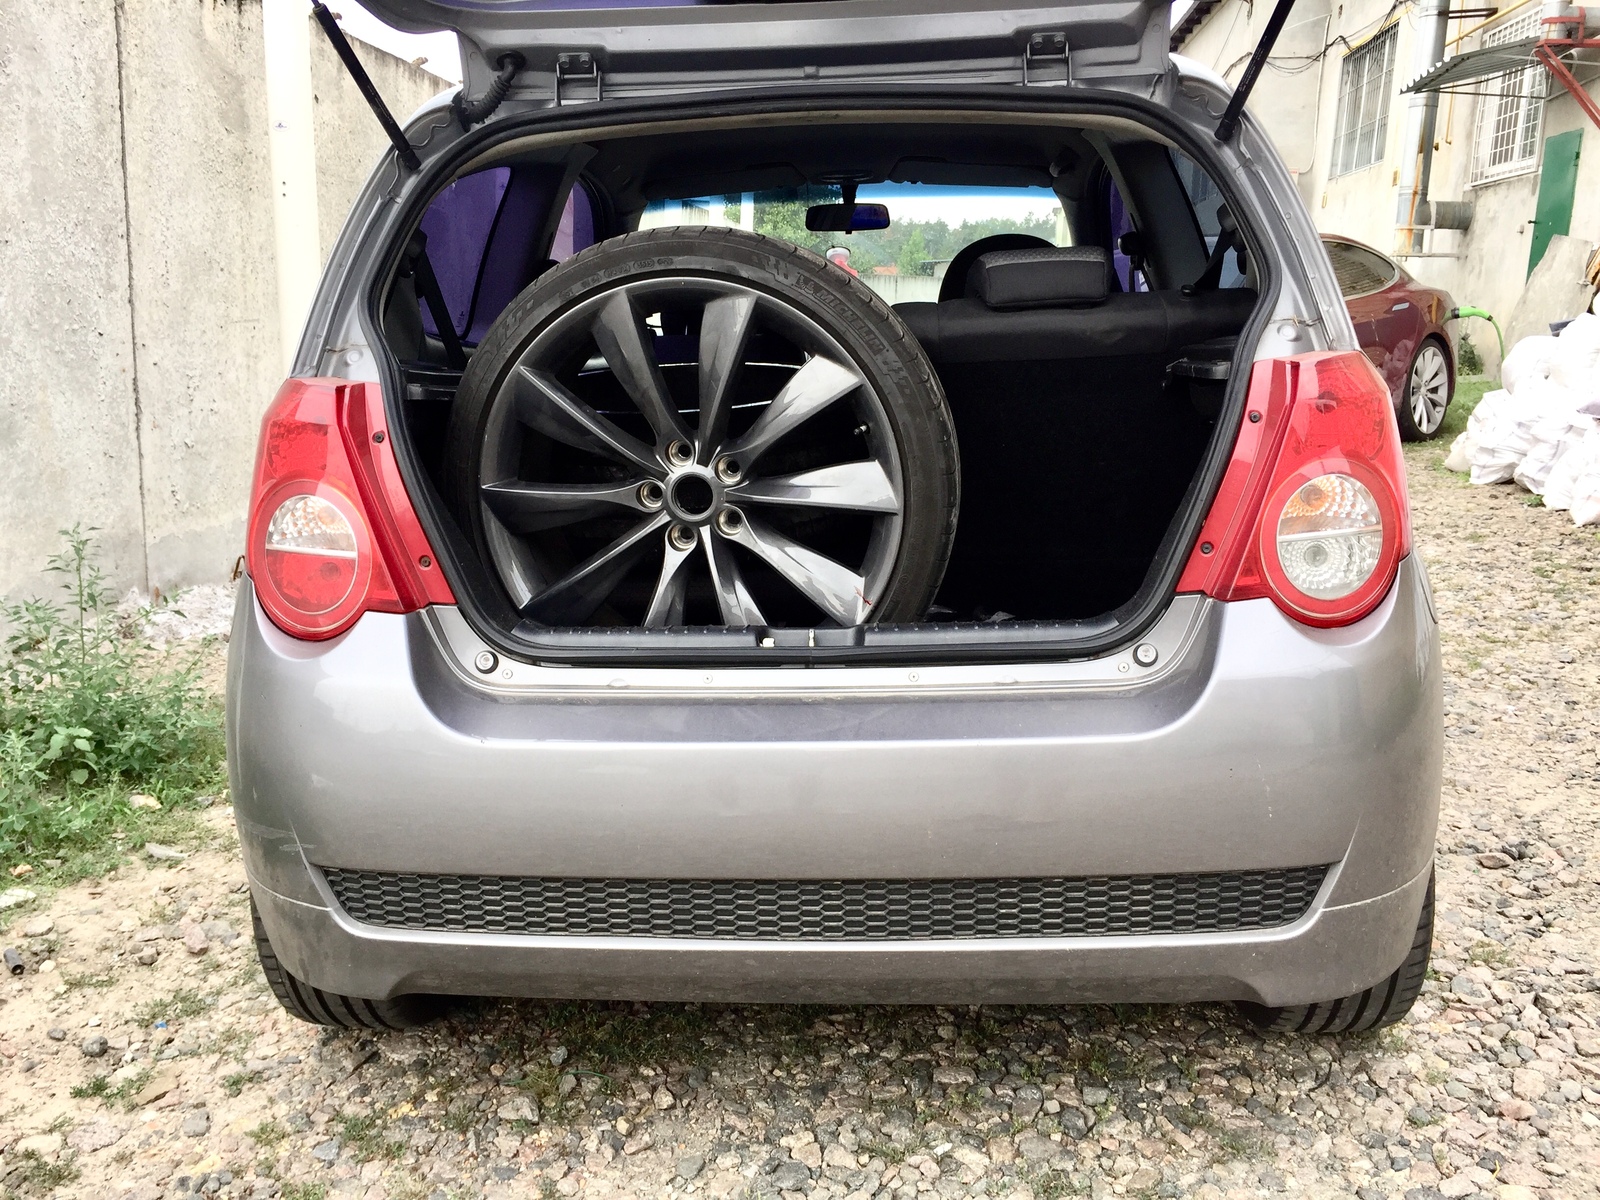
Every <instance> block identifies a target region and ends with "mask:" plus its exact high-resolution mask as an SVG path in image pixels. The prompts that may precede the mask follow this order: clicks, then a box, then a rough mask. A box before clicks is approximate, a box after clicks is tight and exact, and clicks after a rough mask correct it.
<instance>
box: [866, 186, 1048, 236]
mask: <svg viewBox="0 0 1600 1200" xmlns="http://www.w3.org/2000/svg"><path fill="white" fill-rule="evenodd" d="M856 199H857V200H861V201H870V202H872V203H874V204H886V205H888V206H889V217H890V219H891V220H899V221H943V222H944V223H945V224H946V225H950V226H956V225H960V224H962V223H963V222H966V221H982V220H987V219H988V218H990V217H1010V218H1012V219H1013V220H1017V221H1023V220H1026V219H1027V218H1029V217H1033V216H1044V217H1048V216H1053V215H1054V213H1055V210H1056V209H1058V208H1060V207H1061V201H1060V200H1058V199H1057V198H1056V194H1055V193H1054V192H1052V191H1051V190H1050V189H1049V188H1042V187H1035V188H984V189H981V190H975V189H972V188H961V187H935V186H930V185H928V184H923V183H876V184H871V183H869V184H864V185H863V186H862V188H861V190H860V191H859V192H858V193H857V195H856Z"/></svg>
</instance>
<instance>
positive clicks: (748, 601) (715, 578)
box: [700, 526, 767, 628]
mask: <svg viewBox="0 0 1600 1200" xmlns="http://www.w3.org/2000/svg"><path fill="white" fill-rule="evenodd" d="M700 540H701V541H702V542H704V543H705V547H706V562H707V563H709V564H710V566H711V586H712V587H713V588H714V589H715V590H716V593H717V605H718V607H719V608H721V610H722V623H723V624H724V625H727V626H730V627H732V628H744V627H750V626H760V625H765V624H766V623H767V619H766V617H764V616H762V615H761V609H760V608H759V607H758V606H757V604H756V602H755V598H754V597H753V596H751V595H750V592H749V590H748V589H747V588H746V587H745V585H744V577H743V576H742V575H740V574H739V564H738V563H736V562H735V561H734V559H733V548H732V547H731V546H729V545H728V544H727V543H726V542H725V541H724V540H723V539H722V538H721V537H720V536H719V535H717V534H715V533H713V532H712V531H711V529H710V527H709V526H707V527H706V528H703V529H701V530H700Z"/></svg>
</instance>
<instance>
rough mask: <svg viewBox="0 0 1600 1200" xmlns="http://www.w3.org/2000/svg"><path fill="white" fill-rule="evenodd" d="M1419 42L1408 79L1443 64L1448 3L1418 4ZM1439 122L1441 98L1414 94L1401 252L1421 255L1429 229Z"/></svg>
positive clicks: (1399, 219)
mask: <svg viewBox="0 0 1600 1200" xmlns="http://www.w3.org/2000/svg"><path fill="white" fill-rule="evenodd" d="M1416 16H1417V40H1416V46H1415V48H1414V50H1413V52H1412V55H1411V78H1412V79H1415V78H1417V76H1419V75H1421V74H1422V73H1423V72H1425V71H1429V70H1432V69H1433V68H1434V67H1435V66H1437V65H1438V64H1439V63H1441V62H1443V61H1444V45H1445V34H1446V32H1447V30H1448V26H1449V23H1450V4H1449V0H1418V4H1417V8H1416ZM1438 118H1439V93H1438V92H1417V93H1414V94H1413V95H1412V97H1411V106H1410V107H1409V108H1408V109H1407V110H1406V133H1405V139H1404V140H1403V141H1402V142H1401V143H1400V144H1401V146H1402V147H1404V155H1403V157H1402V158H1401V160H1400V192H1399V206H1398V211H1397V212H1396V213H1395V225H1396V226H1398V230H1399V237H1398V238H1397V241H1398V243H1399V251H1400V253H1402V254H1420V253H1421V252H1422V230H1423V227H1424V226H1427V225H1431V224H1433V221H1432V219H1431V217H1432V214H1431V213H1430V212H1429V208H1428V176H1429V175H1430V174H1431V173H1432V171H1433V137H1434V128H1435V126H1436V125H1437V123H1438Z"/></svg>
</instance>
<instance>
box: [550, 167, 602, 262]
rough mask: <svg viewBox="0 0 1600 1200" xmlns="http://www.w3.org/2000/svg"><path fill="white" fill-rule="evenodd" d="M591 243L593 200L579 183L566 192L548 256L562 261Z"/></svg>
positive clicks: (585, 248)
mask: <svg viewBox="0 0 1600 1200" xmlns="http://www.w3.org/2000/svg"><path fill="white" fill-rule="evenodd" d="M592 245H594V202H593V201H592V200H590V199H589V189H588V188H586V187H584V186H583V184H581V183H579V184H576V185H575V186H574V187H573V189H572V190H571V191H570V192H568V193H567V202H566V204H565V205H564V206H563V207H562V209H561V221H560V223H559V224H557V225H556V236H555V237H554V238H553V239H552V240H551V242H550V257H551V258H552V259H554V260H555V261H556V262H564V261H565V260H567V259H569V258H571V257H572V256H573V255H574V254H576V253H577V252H578V251H580V250H587V249H588V248H589V247H590V246H592Z"/></svg>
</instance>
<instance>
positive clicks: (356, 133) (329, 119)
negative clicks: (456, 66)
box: [311, 22, 446, 261]
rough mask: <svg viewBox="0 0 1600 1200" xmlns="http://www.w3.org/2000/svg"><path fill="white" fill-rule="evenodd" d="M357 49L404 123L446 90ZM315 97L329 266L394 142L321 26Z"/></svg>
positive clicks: (314, 57) (320, 214) (394, 61)
mask: <svg viewBox="0 0 1600 1200" xmlns="http://www.w3.org/2000/svg"><path fill="white" fill-rule="evenodd" d="M353 44H354V46H355V48H356V56H357V57H358V58H360V59H361V65H362V66H364V67H366V69H367V74H368V75H370V76H372V82H373V84H374V85H376V87H377V89H378V92H379V94H380V95H382V96H383V98H384V99H385V100H386V101H388V104H389V108H390V109H391V110H392V111H393V112H394V115H395V118H396V120H398V121H400V122H401V123H402V124H403V123H404V122H405V120H406V118H407V117H409V116H410V115H411V114H412V113H413V112H414V111H416V109H417V108H419V107H420V106H421V105H422V104H423V102H424V101H427V100H430V99H432V98H433V97H434V96H436V95H438V94H439V93H440V92H442V91H444V90H445V87H446V84H445V82H444V81H443V80H441V79H439V78H438V77H437V76H434V75H430V74H429V73H428V72H426V71H424V70H422V69H421V68H420V67H414V66H412V65H411V64H410V63H408V62H404V61H402V60H400V59H398V58H396V57H394V55H392V54H386V53H384V52H383V51H382V50H379V49H376V48H375V47H373V46H369V45H367V44H366V43H365V42H353ZM311 92H312V95H311V99H312V105H313V109H312V122H313V128H314V129H315V131H316V140H317V223H318V225H320V226H321V229H320V233H319V236H320V239H321V243H322V258H323V260H324V261H326V260H327V257H328V253H329V252H330V251H331V250H332V249H333V243H334V239H335V238H337V237H338V236H339V230H341V229H342V228H344V221H345V218H346V217H347V216H349V215H350V206H351V205H352V204H354V203H355V200H356V194H357V193H358V192H359V191H360V190H361V185H362V184H364V183H366V181H367V176H368V175H370V174H371V173H372V168H373V166H374V164H376V163H377V161H378V157H379V156H380V155H381V154H383V152H384V151H386V150H387V149H388V148H389V139H388V138H387V137H385V136H384V133H383V129H382V127H381V126H380V125H379V124H378V122H377V121H376V120H375V119H374V118H373V115H372V111H371V110H370V109H369V108H368V107H367V105H366V102H365V101H364V100H362V99H361V94H360V93H359V92H357V91H356V89H355V85H354V84H353V83H351V82H350V77H349V75H347V74H346V73H345V69H344V64H343V63H342V62H340V61H339V56H338V54H336V53H335V52H334V49H333V47H332V46H331V45H329V44H328V39H327V38H326V37H324V36H323V34H322V30H321V29H320V28H318V27H316V25H315V22H313V25H312V30H311ZM335 148H336V152H335ZM325 151H326V152H325Z"/></svg>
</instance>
